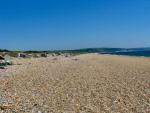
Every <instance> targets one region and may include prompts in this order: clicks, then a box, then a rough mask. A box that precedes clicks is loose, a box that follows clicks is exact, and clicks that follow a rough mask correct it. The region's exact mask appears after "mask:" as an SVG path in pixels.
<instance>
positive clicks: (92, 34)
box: [0, 0, 150, 50]
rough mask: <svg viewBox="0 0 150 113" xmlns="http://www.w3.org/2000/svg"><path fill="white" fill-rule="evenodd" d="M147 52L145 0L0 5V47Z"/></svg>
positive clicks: (149, 20)
mask: <svg viewBox="0 0 150 113" xmlns="http://www.w3.org/2000/svg"><path fill="white" fill-rule="evenodd" d="M89 47H126V48H128V47H150V0H1V1H0V48H6V49H11V50H18V49H19V50H49V49H76V48H89Z"/></svg>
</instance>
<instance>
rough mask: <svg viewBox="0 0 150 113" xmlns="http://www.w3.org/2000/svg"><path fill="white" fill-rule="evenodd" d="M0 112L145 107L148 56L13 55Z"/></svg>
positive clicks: (103, 112) (143, 111) (3, 77)
mask: <svg viewBox="0 0 150 113" xmlns="http://www.w3.org/2000/svg"><path fill="white" fill-rule="evenodd" d="M13 64H14V65H12V66H8V67H7V69H5V70H0V93H1V94H0V112H1V113H10V112H14V113H149V112H150V58H144V57H128V56H113V55H100V54H83V55H78V56H70V57H64V56H55V57H47V58H31V59H28V58H27V59H23V58H22V59H17V58H16V59H13Z"/></svg>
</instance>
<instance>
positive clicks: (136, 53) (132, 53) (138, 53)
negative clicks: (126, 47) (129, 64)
mask: <svg viewBox="0 0 150 113" xmlns="http://www.w3.org/2000/svg"><path fill="white" fill-rule="evenodd" d="M110 54H112V55H123V56H139V57H140V56H141V57H150V50H149V51H127V52H114V53H110Z"/></svg>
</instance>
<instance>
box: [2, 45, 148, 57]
mask: <svg viewBox="0 0 150 113" xmlns="http://www.w3.org/2000/svg"><path fill="white" fill-rule="evenodd" d="M0 52H6V53H9V54H10V53H11V54H15V55H16V54H17V53H19V52H23V53H27V54H32V53H55V54H58V55H59V54H61V53H69V54H74V55H76V54H85V53H100V54H116V55H131V56H150V47H147V48H85V49H76V50H54V51H50V50H48V51H33V50H29V51H10V50H6V49H0Z"/></svg>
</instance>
